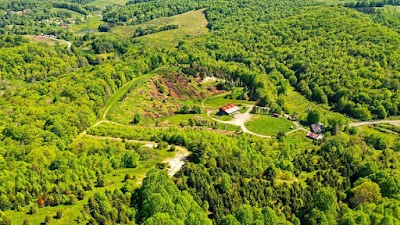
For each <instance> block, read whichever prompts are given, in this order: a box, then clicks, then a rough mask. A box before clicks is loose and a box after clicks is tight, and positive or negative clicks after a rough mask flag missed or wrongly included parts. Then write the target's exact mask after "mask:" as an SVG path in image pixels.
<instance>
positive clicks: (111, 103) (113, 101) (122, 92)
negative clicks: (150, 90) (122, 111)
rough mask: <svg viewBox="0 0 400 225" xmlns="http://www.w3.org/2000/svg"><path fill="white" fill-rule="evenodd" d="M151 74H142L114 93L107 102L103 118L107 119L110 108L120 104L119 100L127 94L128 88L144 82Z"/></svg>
mask: <svg viewBox="0 0 400 225" xmlns="http://www.w3.org/2000/svg"><path fill="white" fill-rule="evenodd" d="M150 76H151V74H148V75H144V76H141V77H138V78H134V79H132V80H131V81H129V82H128V83H126V84H125V85H124V86H122V87H121V88H120V89H119V90H118V91H117V92H116V93H114V95H113V96H112V97H111V98H110V99H109V100H108V102H107V104H106V108H105V110H104V112H103V116H102V118H103V119H105V118H106V116H107V113H108V112H109V111H110V110H113V109H114V108H115V107H116V106H118V101H119V100H120V99H121V98H122V97H123V96H124V95H125V93H126V92H127V91H128V89H129V88H130V87H132V86H133V85H136V86H137V85H140V84H142V83H143V82H144V81H145V80H146V79H147V78H149V77H150Z"/></svg>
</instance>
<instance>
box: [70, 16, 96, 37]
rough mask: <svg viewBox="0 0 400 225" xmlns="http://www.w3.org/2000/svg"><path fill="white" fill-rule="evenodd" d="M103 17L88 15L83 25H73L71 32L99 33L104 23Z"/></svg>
mask: <svg viewBox="0 0 400 225" xmlns="http://www.w3.org/2000/svg"><path fill="white" fill-rule="evenodd" d="M102 19H103V18H102V17H101V15H87V16H86V18H85V20H84V21H83V22H82V23H81V24H76V25H71V26H70V27H71V29H70V31H71V32H74V33H87V32H93V31H95V32H97V29H98V28H99V25H100V24H102V23H103V21H101V20H102Z"/></svg>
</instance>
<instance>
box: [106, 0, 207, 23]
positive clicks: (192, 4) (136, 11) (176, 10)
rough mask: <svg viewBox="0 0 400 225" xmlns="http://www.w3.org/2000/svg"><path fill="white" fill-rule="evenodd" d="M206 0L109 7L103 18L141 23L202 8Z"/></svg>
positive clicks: (181, 0)
mask: <svg viewBox="0 0 400 225" xmlns="http://www.w3.org/2000/svg"><path fill="white" fill-rule="evenodd" d="M205 3H206V0H202V1H194V0H190V1H186V0H166V1H148V2H140V3H135V4H129V5H126V6H123V7H109V8H108V9H107V10H106V11H105V12H104V14H103V20H104V21H105V22H108V23H113V24H129V25H134V24H141V23H144V22H146V21H149V20H152V19H155V18H160V17H170V16H173V15H177V14H181V13H185V12H188V11H191V10H196V9H200V8H203V7H204V6H205Z"/></svg>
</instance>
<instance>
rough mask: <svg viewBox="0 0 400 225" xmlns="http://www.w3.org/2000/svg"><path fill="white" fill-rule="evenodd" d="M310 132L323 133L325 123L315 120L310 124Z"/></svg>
mask: <svg viewBox="0 0 400 225" xmlns="http://www.w3.org/2000/svg"><path fill="white" fill-rule="evenodd" d="M310 128H311V132H313V133H316V134H323V133H325V125H324V124H323V123H320V122H317V123H314V124H311V127H310Z"/></svg>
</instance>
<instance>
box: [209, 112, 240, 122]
mask: <svg viewBox="0 0 400 225" xmlns="http://www.w3.org/2000/svg"><path fill="white" fill-rule="evenodd" d="M211 117H213V118H215V119H218V120H222V121H230V120H232V119H233V117H235V114H232V115H218V114H217V112H213V113H211Z"/></svg>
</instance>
